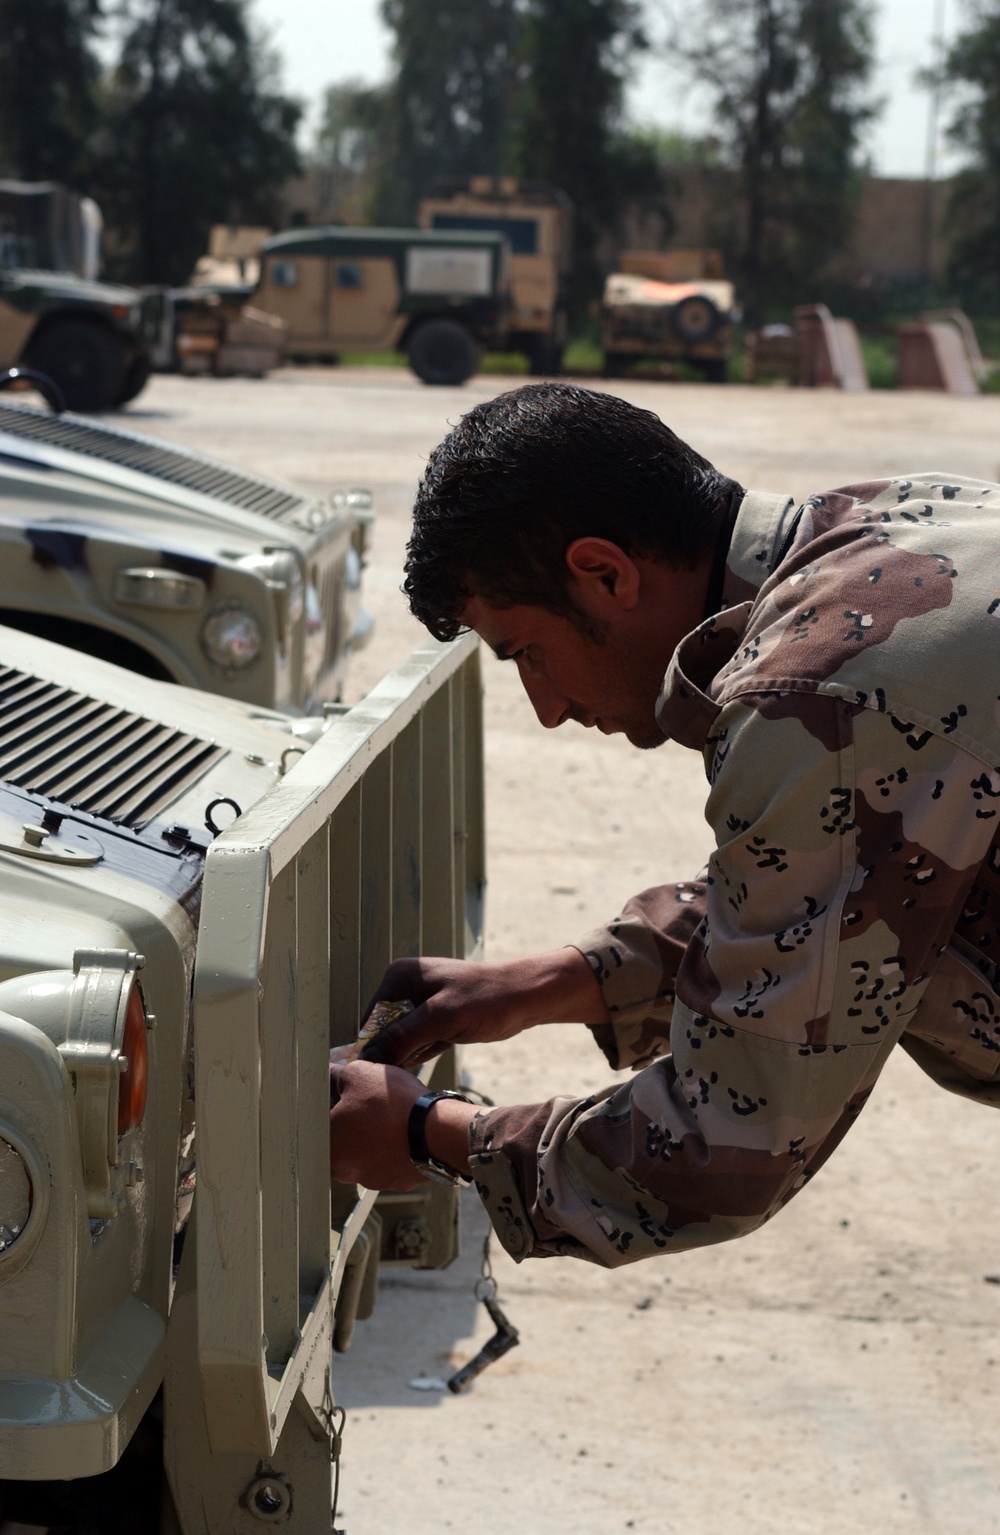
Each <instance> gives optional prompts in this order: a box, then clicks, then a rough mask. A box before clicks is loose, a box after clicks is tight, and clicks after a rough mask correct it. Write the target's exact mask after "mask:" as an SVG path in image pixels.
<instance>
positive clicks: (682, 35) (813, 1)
mask: <svg viewBox="0 0 1000 1535" xmlns="http://www.w3.org/2000/svg"><path fill="white" fill-rule="evenodd" d="M690 32H691V27H690V20H689V19H688V20H687V21H685V22H684V24H683V25H676V26H675V27H674V36H673V42H672V47H673V49H674V51H675V52H676V54H677V55H678V56H679V57H680V58H682V59H683V60H684V61H685V62H686V63H687V65H688V67H689V68H690V69H691V70H692V72H693V73H694V75H695V76H696V78H697V79H699V80H700V81H701V82H703V83H704V84H705V85H707V86H708V88H709V90H710V92H711V94H712V97H713V103H714V110H715V119H716V124H717V131H718V133H719V136H720V138H721V140H722V143H723V145H724V146H725V148H726V150H727V151H728V156H729V159H730V163H731V164H732V166H733V168H734V169H735V171H736V172H737V175H738V180H739V184H740V188H741V190H742V193H743V198H744V200H745V209H746V214H745V225H744V228H743V229H742V231H741V232H740V233H739V234H737V235H736V236H735V245H736V252H735V254H736V261H735V266H736V276H737V277H738V279H739V280H740V283H741V286H742V290H743V294H744V299H745V302H746V307H747V314H748V318H750V319H751V320H760V319H761V318H763V317H764V316H765V315H766V313H767V312H768V310H769V309H772V308H775V307H778V308H783V307H784V306H786V305H787V303H788V301H789V299H795V298H799V299H805V298H810V297H813V298H814V297H816V294H817V286H818V284H819V283H820V282H821V281H822V278H823V274H824V270H825V268H826V267H827V266H828V265H829V263H830V261H831V259H832V257H834V256H835V255H836V254H837V253H838V251H839V250H841V249H842V248H843V245H844V243H845V242H846V240H847V238H848V236H849V234H850V229H851V222H852V217H853V211H854V202H855V197H856V192H857V180H858V170H859V165H858V152H859V145H860V140H861V135H862V132H863V130H864V128H865V126H866V125H867V124H868V122H869V121H870V119H871V118H872V117H873V116H874V115H875V111H876V108H875V106H874V105H873V103H872V101H871V99H870V98H869V96H868V95H867V93H866V87H867V86H868V82H869V79H870V76H871V70H872V62H873V51H872V6H871V4H870V3H869V0H704V4H703V5H702V7H701V11H700V14H699V18H698V28H697V34H698V35H697V38H696V40H694V41H691V40H690Z"/></svg>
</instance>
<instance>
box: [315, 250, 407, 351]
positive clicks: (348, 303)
mask: <svg viewBox="0 0 1000 1535" xmlns="http://www.w3.org/2000/svg"><path fill="white" fill-rule="evenodd" d="M399 298H400V289H399V277H398V275H397V272H396V262H395V260H394V258H393V256H392V255H391V254H389V253H387V254H385V255H384V256H360V255H352V254H349V253H345V254H344V255H343V256H334V257H333V258H332V259H331V262H330V337H331V340H332V342H333V344H334V345H335V346H336V347H338V348H347V347H384V346H391V345H392V344H393V342H394V341H395V340H396V337H397V336H398V334H399V331H400V330H401V329H402V327H403V323H404V321H403V318H402V317H401V316H400V313H399Z"/></svg>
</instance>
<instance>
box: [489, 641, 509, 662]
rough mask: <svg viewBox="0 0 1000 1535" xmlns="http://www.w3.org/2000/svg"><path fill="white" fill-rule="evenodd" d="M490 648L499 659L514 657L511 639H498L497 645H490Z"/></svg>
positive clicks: (504, 659) (505, 659) (506, 659)
mask: <svg viewBox="0 0 1000 1535" xmlns="http://www.w3.org/2000/svg"><path fill="white" fill-rule="evenodd" d="M490 649H491V650H492V652H493V654H494V655H495V656H496V658H497V660H498V661H513V659H514V657H513V656H512V655H511V653H510V640H498V641H497V643H496V644H495V645H491V646H490Z"/></svg>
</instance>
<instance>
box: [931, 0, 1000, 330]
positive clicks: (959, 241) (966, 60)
mask: <svg viewBox="0 0 1000 1535" xmlns="http://www.w3.org/2000/svg"><path fill="white" fill-rule="evenodd" d="M970 23H971V24H970V25H969V26H968V27H967V28H966V30H965V31H964V32H962V33H960V34H959V36H958V37H956V39H955V41H954V43H953V44H952V46H951V48H950V49H949V50H948V53H947V56H946V58H945V61H944V65H943V68H942V71H941V74H942V77H943V80H944V82H945V83H946V84H951V85H958V86H961V87H964V90H963V99H962V101H961V103H960V105H959V107H958V109H957V111H956V113H955V116H954V118H953V121H952V124H951V128H950V130H949V136H950V137H951V138H952V139H953V140H954V142H955V143H956V144H958V145H960V146H961V147H962V148H963V149H965V150H966V151H967V153H968V156H969V163H968V165H967V166H966V167H965V168H964V169H963V170H961V171H960V172H959V173H958V175H957V176H956V177H955V181H954V185H953V190H952V196H951V207H950V212H951V219H952V231H953V233H952V240H951V249H950V252H949V261H948V276H949V281H950V282H951V283H952V284H953V286H954V288H955V290H956V292H957V293H958V295H959V296H960V298H961V299H962V301H963V303H965V304H967V305H968V307H969V308H970V309H972V310H973V312H974V313H977V314H989V313H993V314H996V313H998V312H1000V4H997V0H974V3H973V5H972V7H971V15H970Z"/></svg>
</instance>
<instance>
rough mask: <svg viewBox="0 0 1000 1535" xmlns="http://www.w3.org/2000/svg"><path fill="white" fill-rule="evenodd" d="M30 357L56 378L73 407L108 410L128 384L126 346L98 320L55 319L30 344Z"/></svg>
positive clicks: (30, 361)
mask: <svg viewBox="0 0 1000 1535" xmlns="http://www.w3.org/2000/svg"><path fill="white" fill-rule="evenodd" d="M28 361H29V363H30V365H31V367H33V368H37V369H38V370H39V372H40V373H47V374H48V375H49V377H50V378H53V379H55V381H56V383H57V384H58V385H59V388H60V389H61V390H62V392H63V395H64V396H65V399H66V405H67V407H68V408H69V409H70V410H108V409H110V407H111V406H112V405H114V404H115V403H116V402H117V401H118V399H119V398H120V396H121V393H122V390H123V389H124V387H125V348H124V346H123V345H122V343H121V341H119V339H118V337H117V336H116V335H115V334H114V332H113V331H111V330H108V329H106V328H105V327H104V326H103V325H101V324H100V323H99V322H98V321H96V320H78V319H70V320H56V321H54V322H53V323H52V324H51V325H48V326H46V328H45V330H44V331H43V332H42V334H41V335H40V336H39V337H38V340H37V341H32V342H31V344H30V346H29V348H28Z"/></svg>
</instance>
